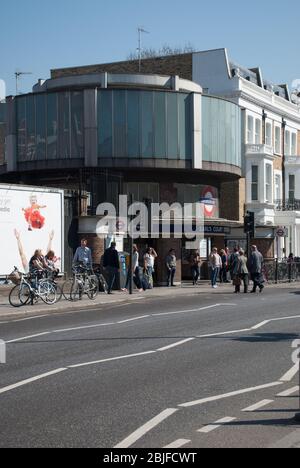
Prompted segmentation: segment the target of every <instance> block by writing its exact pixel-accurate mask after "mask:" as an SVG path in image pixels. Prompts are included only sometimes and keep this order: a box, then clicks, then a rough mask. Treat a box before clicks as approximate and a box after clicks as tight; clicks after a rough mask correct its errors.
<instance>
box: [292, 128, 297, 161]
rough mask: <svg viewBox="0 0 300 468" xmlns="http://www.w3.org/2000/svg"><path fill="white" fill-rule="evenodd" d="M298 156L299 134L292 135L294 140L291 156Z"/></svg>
mask: <svg viewBox="0 0 300 468" xmlns="http://www.w3.org/2000/svg"><path fill="white" fill-rule="evenodd" d="M296 154H297V134H296V133H292V138H291V155H292V156H296Z"/></svg>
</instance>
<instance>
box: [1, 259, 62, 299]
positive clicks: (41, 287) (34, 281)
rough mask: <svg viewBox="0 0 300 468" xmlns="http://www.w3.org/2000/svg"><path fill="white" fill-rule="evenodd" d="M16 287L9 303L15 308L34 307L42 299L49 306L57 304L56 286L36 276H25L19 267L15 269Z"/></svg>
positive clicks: (10, 295)
mask: <svg viewBox="0 0 300 468" xmlns="http://www.w3.org/2000/svg"><path fill="white" fill-rule="evenodd" d="M14 273H15V277H16V278H18V279H16V282H17V284H16V286H14V287H13V289H12V290H11V291H10V294H9V303H10V305H11V306H13V307H22V306H25V305H27V304H29V303H30V304H31V305H34V304H35V303H37V302H38V300H39V299H41V300H42V301H43V302H44V303H45V304H47V305H53V304H55V303H56V302H57V300H58V296H57V291H56V288H55V286H54V284H53V283H52V282H51V281H50V280H49V279H45V278H41V279H39V278H38V277H37V276H36V275H32V274H29V275H24V274H23V273H21V272H20V271H19V270H18V268H17V267H15V269H14Z"/></svg>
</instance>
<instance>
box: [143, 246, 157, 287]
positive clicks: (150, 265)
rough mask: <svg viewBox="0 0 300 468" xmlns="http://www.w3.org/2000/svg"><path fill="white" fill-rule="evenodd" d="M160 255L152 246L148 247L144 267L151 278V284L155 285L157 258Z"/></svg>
mask: <svg viewBox="0 0 300 468" xmlns="http://www.w3.org/2000/svg"><path fill="white" fill-rule="evenodd" d="M157 257H158V255H157V253H156V252H155V250H154V249H153V248H152V247H148V249H147V250H146V253H145V255H144V269H145V272H146V274H147V276H148V278H149V280H150V285H151V286H152V287H153V273H154V269H155V259H156V258H157Z"/></svg>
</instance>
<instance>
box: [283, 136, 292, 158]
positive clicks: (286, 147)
mask: <svg viewBox="0 0 300 468" xmlns="http://www.w3.org/2000/svg"><path fill="white" fill-rule="evenodd" d="M284 140H285V141H284V154H285V155H286V156H290V155H291V132H289V131H288V130H286V131H285V132H284Z"/></svg>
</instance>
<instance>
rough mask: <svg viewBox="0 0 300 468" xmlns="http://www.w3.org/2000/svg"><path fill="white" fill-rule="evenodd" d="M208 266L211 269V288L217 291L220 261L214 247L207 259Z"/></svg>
mask: <svg viewBox="0 0 300 468" xmlns="http://www.w3.org/2000/svg"><path fill="white" fill-rule="evenodd" d="M209 264H210V268H211V286H212V288H214V289H217V287H218V285H217V280H218V277H219V274H220V270H221V268H222V260H221V257H220V255H219V254H218V249H217V248H216V247H214V248H213V249H212V252H211V254H210V257H209Z"/></svg>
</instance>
